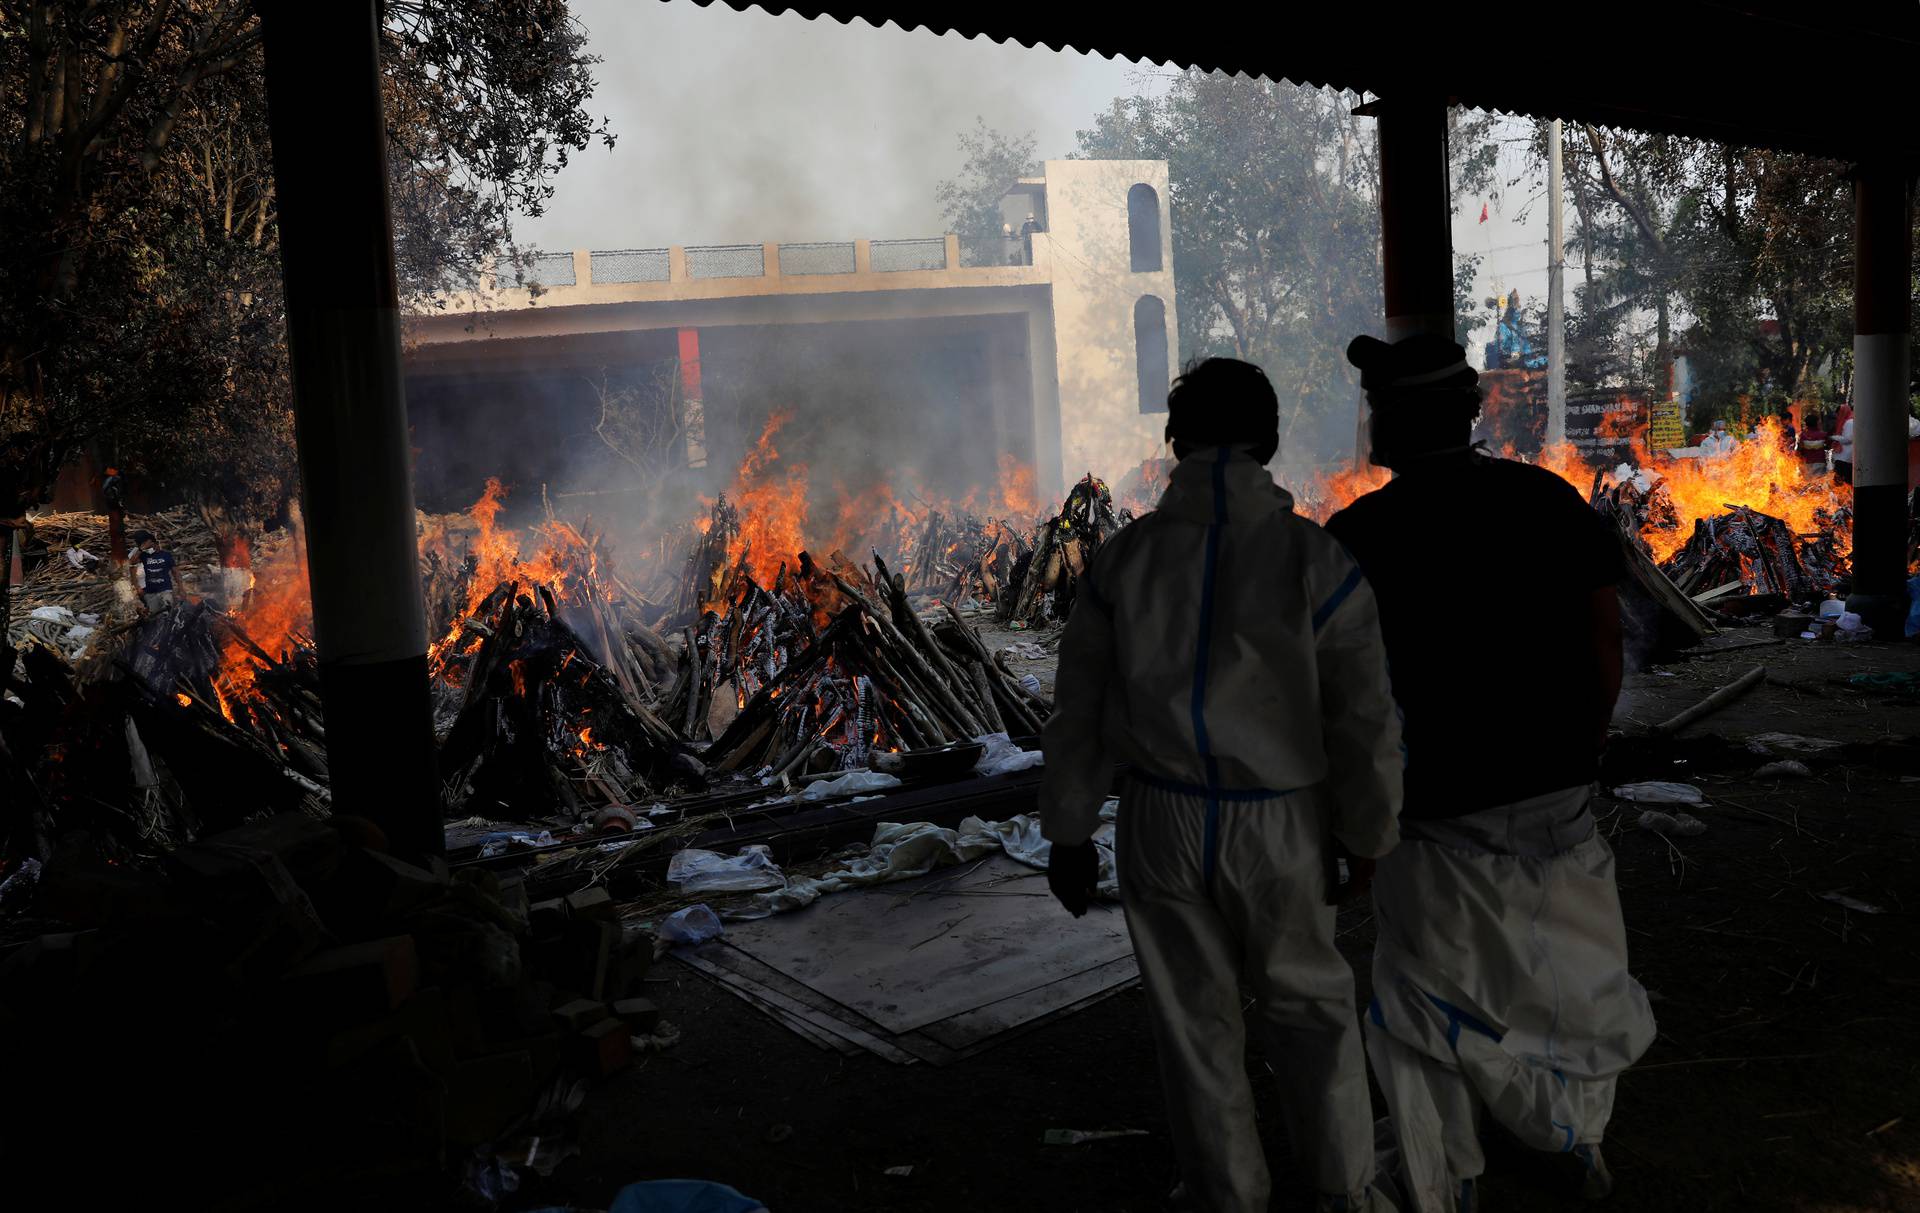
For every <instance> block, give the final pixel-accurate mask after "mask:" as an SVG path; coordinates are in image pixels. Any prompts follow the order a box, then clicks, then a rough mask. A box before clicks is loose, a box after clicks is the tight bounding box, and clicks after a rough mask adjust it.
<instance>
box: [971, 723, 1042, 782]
mask: <svg viewBox="0 0 1920 1213" xmlns="http://www.w3.org/2000/svg"><path fill="white" fill-rule="evenodd" d="M974 740H975V741H978V742H980V743H982V744H983V745H985V746H986V747H987V751H986V753H984V754H982V755H980V761H978V762H976V763H974V764H973V769H974V772H975V773H976V774H980V775H1009V774H1012V773H1013V772H1014V771H1029V770H1032V769H1033V768H1034V767H1037V766H1043V765H1045V763H1046V761H1047V759H1046V755H1044V754H1042V753H1041V752H1040V751H1038V750H1023V749H1021V748H1020V747H1019V746H1017V745H1015V744H1014V743H1013V742H1012V740H1010V739H1009V738H1008V737H1007V735H1006V734H1005V733H988V734H987V735H986V736H984V737H976V738H974Z"/></svg>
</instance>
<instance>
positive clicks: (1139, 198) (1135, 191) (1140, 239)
mask: <svg viewBox="0 0 1920 1213" xmlns="http://www.w3.org/2000/svg"><path fill="white" fill-rule="evenodd" d="M1127 242H1128V245H1129V246H1130V249H1131V251H1132V254H1133V272H1134V273H1136V274H1142V273H1150V272H1152V271H1154V270H1157V269H1159V268H1160V193H1159V191H1158V190H1155V189H1154V188H1153V187H1152V186H1151V185H1146V184H1141V185H1136V186H1134V187H1133V188H1132V189H1130V190H1128V191H1127Z"/></svg>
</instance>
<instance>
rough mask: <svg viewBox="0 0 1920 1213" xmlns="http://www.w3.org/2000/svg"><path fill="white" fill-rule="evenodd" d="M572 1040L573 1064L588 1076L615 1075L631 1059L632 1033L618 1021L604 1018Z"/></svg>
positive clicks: (603, 1076) (602, 1076)
mask: <svg viewBox="0 0 1920 1213" xmlns="http://www.w3.org/2000/svg"><path fill="white" fill-rule="evenodd" d="M573 1039H574V1062H575V1064H576V1065H578V1066H579V1067H580V1068H581V1069H583V1070H585V1071H586V1072H587V1073H588V1074H589V1075H591V1076H594V1077H597V1078H605V1077H606V1076H607V1075H609V1074H616V1073H618V1072H619V1071H621V1070H622V1069H625V1068H626V1065H627V1063H628V1062H630V1061H632V1060H633V1034H632V1033H631V1032H629V1031H628V1030H627V1025H626V1024H623V1023H621V1022H620V1021H619V1020H617V1019H603V1020H601V1021H600V1022H599V1023H597V1024H595V1025H593V1026H592V1027H591V1028H588V1029H586V1030H585V1031H583V1032H580V1033H578V1034H576V1035H575V1036H574V1038H573Z"/></svg>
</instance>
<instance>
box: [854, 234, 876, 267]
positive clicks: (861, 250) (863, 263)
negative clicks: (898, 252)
mask: <svg viewBox="0 0 1920 1213" xmlns="http://www.w3.org/2000/svg"><path fill="white" fill-rule="evenodd" d="M853 272H854V273H856V274H871V273H873V241H871V240H856V241H854V242H853Z"/></svg>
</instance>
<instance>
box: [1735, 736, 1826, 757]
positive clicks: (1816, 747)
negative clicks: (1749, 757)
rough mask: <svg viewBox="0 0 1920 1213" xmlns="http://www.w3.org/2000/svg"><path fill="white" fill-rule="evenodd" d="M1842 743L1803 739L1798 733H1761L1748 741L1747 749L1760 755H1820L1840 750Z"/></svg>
mask: <svg viewBox="0 0 1920 1213" xmlns="http://www.w3.org/2000/svg"><path fill="white" fill-rule="evenodd" d="M1841 744H1842V743H1841V742H1838V741H1829V740H1828V739H1827V738H1825V737H1803V736H1801V735H1800V734H1798V733H1759V734H1756V735H1754V736H1752V737H1749V738H1748V739H1747V748H1748V749H1749V750H1753V751H1754V752H1755V753H1759V754H1772V753H1776V752H1779V751H1783V750H1784V751H1785V752H1787V753H1789V754H1818V753H1820V752H1821V751H1822V750H1833V749H1838V748H1839V747H1840V746H1841Z"/></svg>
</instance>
